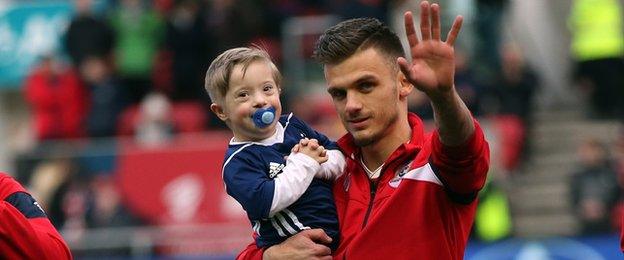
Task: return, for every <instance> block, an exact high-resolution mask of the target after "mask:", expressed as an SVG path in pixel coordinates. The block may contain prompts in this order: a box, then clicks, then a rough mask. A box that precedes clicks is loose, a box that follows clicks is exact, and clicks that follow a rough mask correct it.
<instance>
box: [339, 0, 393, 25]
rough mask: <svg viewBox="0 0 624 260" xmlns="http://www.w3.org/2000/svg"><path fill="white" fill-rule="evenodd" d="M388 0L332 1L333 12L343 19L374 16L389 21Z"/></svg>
mask: <svg viewBox="0 0 624 260" xmlns="http://www.w3.org/2000/svg"><path fill="white" fill-rule="evenodd" d="M389 3H390V1H388V0H338V1H330V5H331V6H332V8H331V9H332V12H333V13H334V14H336V15H338V16H340V18H342V19H352V18H362V17H373V18H377V19H379V20H381V21H382V22H384V23H386V22H387V21H388V19H387V14H388V4H389Z"/></svg>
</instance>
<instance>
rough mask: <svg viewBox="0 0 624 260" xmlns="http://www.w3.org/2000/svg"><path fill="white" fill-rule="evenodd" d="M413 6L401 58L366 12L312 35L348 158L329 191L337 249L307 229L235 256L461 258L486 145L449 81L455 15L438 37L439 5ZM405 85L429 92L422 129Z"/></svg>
mask: <svg viewBox="0 0 624 260" xmlns="http://www.w3.org/2000/svg"><path fill="white" fill-rule="evenodd" d="M420 8H421V22H420V24H421V35H422V39H421V40H419V39H418V38H417V36H416V32H415V29H414V25H413V18H412V14H411V13H410V12H407V13H406V14H405V25H406V33H407V38H408V41H409V45H410V53H411V58H412V61H411V63H409V62H408V61H407V60H406V59H405V58H403V57H404V56H405V55H404V52H403V49H402V48H401V44H400V42H399V39H398V37H397V36H396V34H394V33H393V32H391V31H390V30H389V29H388V28H387V27H386V26H384V25H383V24H381V23H380V22H379V21H377V20H375V19H354V20H348V21H345V22H342V23H340V24H338V25H336V26H334V27H332V28H330V29H328V30H327V31H326V32H325V34H324V35H323V36H321V38H320V39H319V43H318V45H317V49H316V51H315V58H316V59H317V60H318V61H320V62H321V63H322V64H323V65H324V70H325V78H326V80H327V85H328V89H327V91H328V93H329V94H330V95H331V96H332V98H333V102H334V105H335V107H336V110H337V112H338V114H339V116H340V118H341V120H342V123H343V124H344V126H345V127H346V129H347V130H348V132H349V133H348V134H347V135H345V136H344V137H343V138H341V139H340V140H339V141H338V144H339V146H340V148H341V150H342V151H343V152H344V153H345V155H346V157H347V158H348V159H347V166H346V169H345V173H344V174H343V175H342V176H341V177H340V178H339V179H337V180H336V182H335V183H334V189H333V191H334V198H335V200H336V209H337V211H338V218H339V219H338V220H339V224H340V233H341V236H340V245H339V247H338V249H337V250H336V251H335V252H330V250H329V248H328V247H327V246H326V245H327V244H328V243H329V242H330V240H331V239H329V237H328V236H327V235H326V234H324V232H322V231H321V230H318V229H315V230H306V231H303V232H300V233H299V234H297V235H295V236H293V237H291V238H289V239H287V240H286V241H284V242H283V243H281V244H279V245H275V246H272V247H269V248H262V249H261V248H257V247H256V246H255V245H249V246H248V247H247V248H246V249H245V251H243V252H242V253H241V254H240V255H239V256H238V259H261V258H264V259H331V257H332V255H333V257H334V258H335V259H383V258H384V257H390V258H392V259H414V258H418V259H462V258H463V255H464V249H465V247H466V242H467V240H468V234H469V232H470V228H471V225H472V222H473V220H474V215H475V209H476V205H477V202H476V195H477V192H478V191H479V190H480V189H481V188H482V186H483V184H484V182H485V177H486V172H487V170H488V164H489V149H488V145H487V142H486V141H485V139H484V137H483V132H482V131H481V129H480V128H479V125H478V124H477V123H476V121H474V120H473V119H472V116H471V114H470V111H469V110H468V109H467V108H466V106H465V104H464V102H463V101H462V100H461V99H460V98H459V96H458V94H457V92H456V91H455V87H454V82H453V76H454V50H453V44H454V42H455V39H456V38H457V35H458V33H459V30H460V27H461V23H462V18H461V17H458V18H456V19H455V22H454V23H453V26H452V28H451V30H450V32H449V34H448V37H447V40H446V42H442V41H441V40H440V8H439V6H438V5H437V4H432V5H430V4H429V3H428V2H426V1H424V2H422V3H421V5H420ZM430 16H431V20H430ZM414 86H415V87H416V88H418V90H420V91H423V92H424V93H425V94H426V95H427V96H428V97H429V98H430V99H431V103H432V106H433V110H434V114H435V122H436V126H437V130H436V131H434V132H433V133H432V134H428V135H426V134H424V130H423V124H422V121H421V120H420V119H419V118H418V117H417V116H416V115H415V114H411V113H408V111H407V96H408V95H409V94H410V92H411V91H412V89H413V87H414Z"/></svg>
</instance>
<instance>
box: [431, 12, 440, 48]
mask: <svg viewBox="0 0 624 260" xmlns="http://www.w3.org/2000/svg"><path fill="white" fill-rule="evenodd" d="M431 27H432V31H431V37H433V40H434V41H439V40H440V6H439V5H438V4H432V5H431Z"/></svg>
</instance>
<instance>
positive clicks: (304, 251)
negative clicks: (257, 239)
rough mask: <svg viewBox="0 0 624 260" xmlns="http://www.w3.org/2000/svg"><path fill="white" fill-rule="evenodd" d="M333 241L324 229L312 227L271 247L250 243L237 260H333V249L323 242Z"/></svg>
mask: <svg viewBox="0 0 624 260" xmlns="http://www.w3.org/2000/svg"><path fill="white" fill-rule="evenodd" d="M329 243H331V237H329V236H328V235H327V234H325V232H324V231H323V230H322V229H310V230H304V231H301V232H299V233H298V234H296V235H294V236H292V237H289V238H288V239H286V240H285V241H284V242H282V243H280V244H278V245H274V246H272V247H269V248H268V249H262V248H258V247H257V246H256V245H255V244H250V245H248V246H247V247H246V248H245V249H244V250H243V252H241V253H240V254H239V255H238V256H237V257H236V259H237V260H261V259H265V260H281V259H284V260H291V259H292V260H298V259H301V260H303V259H319V260H331V259H332V257H331V250H330V249H329V247H327V246H324V245H323V244H329Z"/></svg>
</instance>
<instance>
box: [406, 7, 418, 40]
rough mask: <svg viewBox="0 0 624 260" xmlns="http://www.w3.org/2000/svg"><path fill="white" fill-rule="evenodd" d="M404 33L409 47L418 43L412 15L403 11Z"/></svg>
mask: <svg viewBox="0 0 624 260" xmlns="http://www.w3.org/2000/svg"><path fill="white" fill-rule="evenodd" d="M405 35H406V36H407V42H409V45H410V48H412V47H414V46H416V45H418V36H416V28H414V16H413V15H412V12H405Z"/></svg>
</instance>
